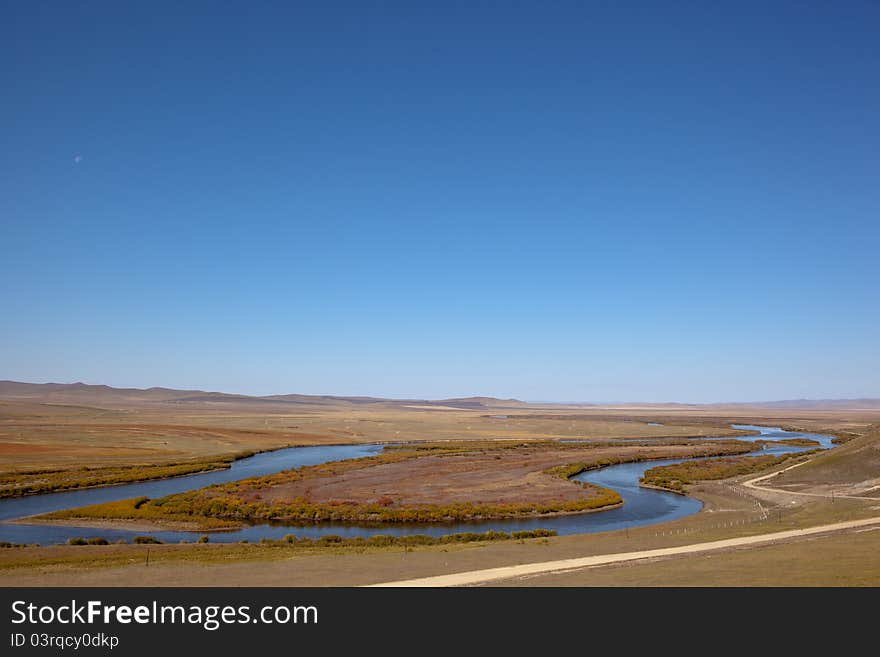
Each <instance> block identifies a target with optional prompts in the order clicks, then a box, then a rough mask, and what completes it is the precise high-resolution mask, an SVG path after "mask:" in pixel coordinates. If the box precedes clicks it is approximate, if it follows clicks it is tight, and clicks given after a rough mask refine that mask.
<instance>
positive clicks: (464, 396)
mask: <svg viewBox="0 0 880 657" xmlns="http://www.w3.org/2000/svg"><path fill="white" fill-rule="evenodd" d="M0 383H24V384H33V385H47V384H49V385H51V384H54V385H68V386H72V385H77V384H82V385H87V386H109V387H111V388H115V389H132V390H150V389H165V390H177V391H192V392H206V393H221V394H233V395H245V396H250V397H272V396H283V395H303V396H308V397H322V396H326V397H371V398H376V399H388V400H391V401H408V400H427V401H442V400H444V399H469V398H480V397H485V398H494V399H499V400H501V401H504V400H513V401H520V402H526V403H529V404H560V405H577V404H594V405H598V406H611V405H614V404H628V405H632V404H646V405H647V404H681V405H685V406H686V405H713V404H750V403H754V404H766V403H774V402H787V401H792V402H822V401H827V402H839V401H861V400H874V399H876V398H874V397H870V396H864V395H861V396H856V397H845V398H843V397H842V398H806V397H780V398H776V399H746V400H736V399H722V400H716V401H707V402H695V401H690V400H676V399H667V400H658V399H610V400H591V399H580V400H572V399H569V400H560V399H522V398H519V397H499V396H498V395H491V394H482V393H473V394H461V395H449V396H444V397H428V396H425V395H371V394H358V393H346V394H341V393H334V392H305V391H302V390H296V391H290V390H288V391H284V392H278V391H275V392H261V393H249V392H240V391H233V390H220V389H215V388H187V387H181V386H175V385H161V384H157V385H147V386H142V385H139V386H134V385H111V384H109V383H96V382H88V381H78V380H77V381H48V380H46V381H14V380H11V379H5V380H0Z"/></svg>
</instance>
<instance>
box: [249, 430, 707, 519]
mask: <svg viewBox="0 0 880 657" xmlns="http://www.w3.org/2000/svg"><path fill="white" fill-rule="evenodd" d="M717 450H719V444H718V443H714V442H712V443H700V444H696V445H670V446H661V445H657V446H653V445H648V446H637V447H636V446H633V447H629V446H608V447H594V448H583V449H578V448H573V447H572V448H566V449H553V448H547V447H544V448H540V449H535V448H532V449H530V448H528V447H523V448H519V449H503V450H492V449H489V450H482V451H480V452H465V453H463V454H452V455H443V454H439V455H429V456H421V457H417V458H413V459H407V460H405V461H397V462H393V463H383V464H380V465H376V466H373V467H369V468H359V469H356V470H350V471H347V472H345V473H344V475H343V476H327V477H321V478H319V479H299V480H296V481H291V482H289V483H282V484H278V485H274V486H272V487H270V488H262V487H259V488H256V489H254V490H253V491H249V490H245V491H242V492H241V493H240V494H241V495H242V497H243V498H244V499H246V500H249V499H250V498H251V497H253V496H254V495H257V494H259V496H260V498H262V499H263V500H266V501H268V502H284V501H290V500H294V499H297V498H301V497H305V498H307V499H309V500H313V501H316V502H330V501H333V500H354V501H356V502H359V503H365V502H376V501H377V500H379V499H382V498H386V499H387V500H389V501H390V502H393V503H394V504H397V505H399V506H403V507H406V506H413V505H421V504H440V505H444V504H455V503H460V502H483V503H489V504H506V503H520V502H546V501H556V500H575V499H579V498H580V497H582V496H583V495H584V489H583V488H581V487H579V486H575V485H572V483H571V482H569V481H566V480H565V479H564V478H562V477H558V476H554V475H552V474H548V473H546V472H545V470H547V469H549V468H553V467H556V466H561V465H566V464H568V463H574V462H580V461H586V462H588V463H589V462H600V461H603V460H608V461H612V462H613V461H624V460H644V459H660V458H674V457H679V456H700V455H704V454H708V453H715V452H716V451H717ZM257 491H258V492H257Z"/></svg>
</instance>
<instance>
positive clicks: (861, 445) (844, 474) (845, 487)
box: [768, 426, 880, 498]
mask: <svg viewBox="0 0 880 657" xmlns="http://www.w3.org/2000/svg"><path fill="white" fill-rule="evenodd" d="M768 483H769V484H770V485H772V486H773V487H774V488H778V489H782V490H790V491H794V492H805V491H806V492H819V493H825V494H828V495H830V494H832V493H833V494H836V495H865V496H874V497H878V498H880V426H877V427H874V428H872V429H871V430H869V431H868V432H867V433H866V434H865V435H862V436H858V437H856V438H852V439H851V440H848V441H847V442H846V443H844V444H842V445H840V446H839V447H836V448H835V449H833V450H831V451H829V452H826V453H821V454H818V455H816V457H815V458H812V459H810V461H809V462H808V463H806V464H804V465H802V466H799V467H797V468H793V469H791V470H788V471H786V472H784V473H782V474H780V475H779V476H777V477H774V478H773V479H772V480H771V482H768Z"/></svg>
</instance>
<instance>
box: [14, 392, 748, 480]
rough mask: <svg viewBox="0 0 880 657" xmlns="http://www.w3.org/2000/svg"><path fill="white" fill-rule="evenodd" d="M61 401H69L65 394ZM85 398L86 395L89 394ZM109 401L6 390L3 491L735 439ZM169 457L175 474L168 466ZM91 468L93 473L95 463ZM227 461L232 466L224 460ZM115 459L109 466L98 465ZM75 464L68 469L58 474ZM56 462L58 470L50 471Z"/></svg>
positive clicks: (502, 421)
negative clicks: (507, 447)
mask: <svg viewBox="0 0 880 657" xmlns="http://www.w3.org/2000/svg"><path fill="white" fill-rule="evenodd" d="M62 399H66V398H65V397H62ZM89 400H90V398H83V399H81V400H80V401H82V402H85V401H89ZM91 401H94V402H96V403H104V404H106V407H101V406H87V405H83V404H80V405H73V404H59V403H41V402H36V401H8V400H7V401H4V400H2V399H0V478H2V479H3V481H4V482H6V483H5V484H0V491H5V492H0V495H10V494H22V493H25V494H27V493H36V492H44V491H47V490H51V489H53V486H55V485H56V484H57V486H58V489H59V490H69V489H72V488H77V487H84V486H94V485H101V482H102V480H103V482H104V483H124V482H126V481H141V480H144V479H148V478H161V477H165V476H171V475H172V474H174V473H175V472H176V473H177V474H183V473H185V472H186V471H187V470H188V471H189V472H195V471H198V466H197V465H196V464H198V463H204V464H214V463H221V464H222V463H224V462H228V460H229V459H232V458H235V457H236V456H237V455H239V454H241V453H242V452H259V451H266V450H273V449H278V448H282V447H289V446H296V445H318V444H341V443H373V442H379V443H389V442H399V441H462V440H474V441H478V442H479V441H504V440H511V441H524V440H527V441H548V440H566V439H579V440H609V439H614V440H630V439H631V440H643V439H663V438H670V437H672V438H676V437H678V438H684V437H689V436H695V437H698V436H727V435H730V436H733V435H740V434H742V433H743V432H739V431H736V430H732V429H730V428H729V426H726V425H725V424H724V423H723V422H722V423H717V422H716V423H712V422H707V421H704V419H702V418H701V419H698V420H693V421H692V420H689V419H687V418H681V419H679V420H675V421H672V420H670V421H668V422H666V423H665V424H663V426H654V425H652V424H649V422H650V421H652V420H651V418H647V419H645V420H644V421H641V420H638V419H633V418H629V417H625V416H612V417H606V416H601V415H599V416H597V415H595V414H591V413H584V412H577V413H572V412H571V411H570V410H569V411H567V412H563V411H559V410H552V411H548V412H545V413H542V414H540V415H535V414H534V413H526V414H523V416H522V417H520V416H518V415H517V412H519V411H520V410H521V409H514V410H506V409H503V413H502V412H498V413H497V414H496V412H493V411H492V410H490V409H487V408H483V407H479V408H442V407H434V406H427V407H424V408H422V407H414V406H411V405H389V406H370V405H367V406H363V405H351V404H342V403H335V404H333V403H327V404H324V405H317V404H312V403H304V404H295V405H292V404H283V403H280V402H261V403H238V402H212V401H192V402H182V401H171V402H165V401H152V402H145V401H143V400H136V401H131V400H123V401H120V400H119V399H115V398H114V399H113V400H112V403H111V402H108V401H106V400H103V399H102V398H98V399H93V400H91ZM167 466H175V467H179V470H177V471H168V470H164V468H166V467H167ZM86 467H87V468H88V471H86V470H85V468H86ZM220 467H223V466H222V465H221V466H220ZM101 468H107V471H106V472H103V473H101V472H98V471H99V470H100V469H101ZM62 470H69V471H70V472H68V473H66V474H63V473H61V472H60V471H62ZM50 471H51V472H50Z"/></svg>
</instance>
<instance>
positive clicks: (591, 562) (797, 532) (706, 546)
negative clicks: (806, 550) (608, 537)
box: [371, 516, 880, 587]
mask: <svg viewBox="0 0 880 657" xmlns="http://www.w3.org/2000/svg"><path fill="white" fill-rule="evenodd" d="M876 524H880V516H875V517H873V518H864V519H862V520H850V521H847V522H837V523H833V524H829V525H819V526H817V527H807V528H805V529H792V530H788V531H782V532H774V533H772V534H762V535H760V536H743V537H740V538H728V539H724V540H721V541H710V542H707V543H692V544H690V545H680V546H677V547H669V548H659V549H655V550H641V551H638V552H620V553H617V554H600V555H596V556H592V557H578V558H575V559H561V560H558V561H544V562H539V563H527V564H519V565H516V566H505V567H502V568H488V569H486V570H475V571H470V572H463V573H452V574H449V575H437V576H435V577H423V578H420V579H409V580H401V581H396V582H384V583H381V584H373V585H371V586H382V587H426V586H428V587H440V586H467V585H473V584H483V583H486V582H492V581H497V580H503V579H511V578H515V577H523V576H526V575H535V574H540V573H557V572H562V571H566V570H577V569H581V568H589V567H590V566H602V565H606V564H610V563H619V562H622V561H635V560H640V559H652V558H656V557H668V556H676V555H680V554H694V553H700V552H709V551H711V550H723V549H725V548H733V547H741V546H745V545H759V544H762V543H771V542H774V541H784V540H788V539H796V538H801V537H804V536H812V535H815V534H824V533H827V532H836V531H842V530H847V529H853V528H857V527H866V526H870V525H876Z"/></svg>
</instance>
